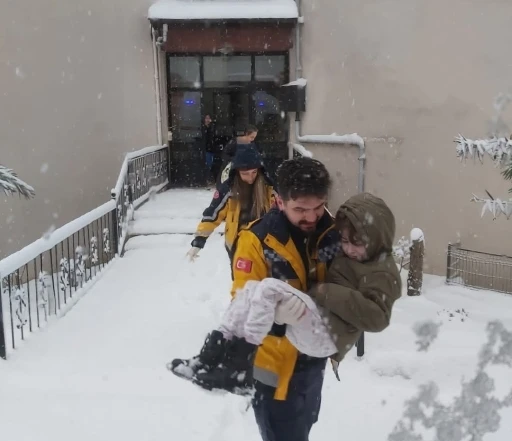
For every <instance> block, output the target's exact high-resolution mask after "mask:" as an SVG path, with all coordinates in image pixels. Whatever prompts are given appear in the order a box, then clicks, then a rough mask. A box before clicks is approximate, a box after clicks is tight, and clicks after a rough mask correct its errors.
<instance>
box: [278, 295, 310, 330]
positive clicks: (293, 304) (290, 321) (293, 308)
mask: <svg viewBox="0 0 512 441" xmlns="http://www.w3.org/2000/svg"><path fill="white" fill-rule="evenodd" d="M305 314H306V304H305V303H304V302H303V301H302V300H301V299H300V298H299V297H297V296H291V297H290V298H289V299H287V300H283V301H281V302H279V303H278V304H277V306H276V313H275V317H274V321H275V322H276V323H277V324H278V325H282V324H287V325H292V326H295V325H297V324H298V323H299V322H300V321H301V319H302V318H303V317H304V315H305Z"/></svg>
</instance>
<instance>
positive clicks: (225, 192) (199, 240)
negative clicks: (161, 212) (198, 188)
mask: <svg viewBox="0 0 512 441" xmlns="http://www.w3.org/2000/svg"><path fill="white" fill-rule="evenodd" d="M233 172H234V170H233ZM263 176H264V178H265V183H266V187H267V204H265V212H268V211H269V210H270V207H272V205H274V202H275V192H274V188H273V185H272V182H271V180H270V179H269V178H268V177H267V175H266V174H265V172H264V170H263ZM233 178H234V173H232V174H231V176H230V179H229V180H227V181H226V182H224V183H222V184H221V186H220V188H219V189H218V190H216V191H215V193H214V194H213V199H212V201H211V203H210V205H209V207H208V208H207V209H206V210H204V212H203V218H202V219H201V222H200V223H199V225H198V226H197V230H196V232H195V238H194V240H193V241H192V246H193V247H198V248H203V247H204V245H205V243H206V239H208V237H209V236H210V234H212V233H213V231H214V230H215V228H217V227H218V226H219V225H220V224H221V223H222V222H223V221H225V222H226V228H225V234H224V240H225V246H226V249H227V250H228V253H231V251H232V248H233V244H234V243H235V240H236V238H237V235H238V232H239V230H240V229H241V228H243V227H244V226H246V225H239V220H240V208H241V207H240V203H239V202H238V201H237V200H235V199H233V198H232V197H231V185H232V180H233ZM264 214H265V213H261V215H262V216H263V215H264Z"/></svg>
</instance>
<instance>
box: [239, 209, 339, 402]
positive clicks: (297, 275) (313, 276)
mask: <svg viewBox="0 0 512 441" xmlns="http://www.w3.org/2000/svg"><path fill="white" fill-rule="evenodd" d="M311 237H312V239H311V240H313V241H314V243H311V244H307V245H308V246H306V248H307V249H308V251H307V259H308V262H304V259H303V258H302V257H301V254H300V252H299V250H298V249H297V246H296V245H295V243H294V241H293V240H292V237H291V235H290V228H289V223H288V220H287V219H286V217H285V215H284V214H283V213H282V212H280V211H279V210H277V209H273V210H271V211H270V212H269V213H267V214H266V215H265V216H263V217H262V218H261V219H258V220H256V221H254V222H252V223H251V224H250V225H249V226H248V227H247V228H246V229H243V230H241V231H240V233H239V235H238V241H237V246H236V251H235V254H234V257H233V285H232V290H231V294H232V295H233V296H235V295H236V291H237V290H238V289H241V288H243V287H244V285H245V283H246V282H247V281H248V280H263V279H265V278H267V277H273V278H276V279H280V280H284V281H286V282H287V283H288V284H290V285H291V286H293V287H294V288H297V289H300V290H301V291H303V292H307V290H308V289H309V288H310V285H311V284H312V283H315V282H324V281H325V279H326V275H327V269H328V267H329V266H330V264H331V262H332V261H333V259H334V257H335V256H336V254H337V253H338V251H339V249H340V245H341V243H340V234H339V231H338V230H337V229H336V228H335V227H334V221H333V219H332V217H331V216H330V214H329V212H328V211H326V212H325V214H324V216H323V217H322V219H320V221H319V223H318V226H317V231H316V234H315V235H313V236H311ZM308 240H309V239H308ZM279 328H284V327H279V326H274V328H273V330H272V331H271V332H270V333H269V335H268V336H267V337H265V339H264V340H263V343H262V344H261V345H260V346H259V348H258V350H257V352H256V357H255V360H254V378H255V379H256V380H258V381H260V382H261V383H263V384H265V385H267V386H272V387H275V388H276V390H275V394H274V398H275V399H276V400H285V399H286V395H287V392H288V384H289V382H290V379H291V377H292V375H293V372H294V368H295V363H296V362H297V358H298V356H299V353H298V351H297V349H296V348H295V347H294V346H293V345H292V344H291V343H290V341H289V340H288V339H287V338H286V337H285V336H284V330H285V328H284V329H283V330H282V332H276V330H277V329H279Z"/></svg>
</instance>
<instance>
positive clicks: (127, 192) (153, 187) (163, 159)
mask: <svg viewBox="0 0 512 441" xmlns="http://www.w3.org/2000/svg"><path fill="white" fill-rule="evenodd" d="M169 153H170V152H169V148H168V147H167V145H164V146H157V147H147V148H145V149H142V150H139V151H136V152H131V153H128V154H127V155H126V157H125V159H124V162H123V165H122V167H121V173H120V174H119V178H118V180H117V184H116V186H115V188H113V189H112V191H111V196H112V199H113V200H114V201H115V205H116V207H117V222H116V225H115V235H116V237H117V251H118V253H119V254H120V255H122V253H123V249H124V244H125V242H126V239H127V226H128V222H129V221H130V220H133V213H134V211H135V210H136V209H137V208H138V207H139V206H140V205H141V204H143V203H144V202H146V201H147V200H148V199H149V198H150V197H151V195H152V194H155V193H158V192H159V191H160V190H162V189H163V188H164V187H165V186H167V185H168V183H169V171H170V164H169V161H170V154H169Z"/></svg>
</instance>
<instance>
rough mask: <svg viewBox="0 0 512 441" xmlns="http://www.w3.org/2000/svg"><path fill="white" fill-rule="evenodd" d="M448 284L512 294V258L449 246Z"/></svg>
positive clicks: (447, 262) (447, 263)
mask: <svg viewBox="0 0 512 441" xmlns="http://www.w3.org/2000/svg"><path fill="white" fill-rule="evenodd" d="M446 283H448V284H454V285H462V286H467V287H470V288H478V289H488V290H492V291H498V292H503V293H507V294H512V257H510V256H506V255H498V254H490V253H482V252H479V251H473V250H467V249H464V248H461V247H460V246H458V245H452V244H449V245H448V253H447V261H446Z"/></svg>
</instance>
